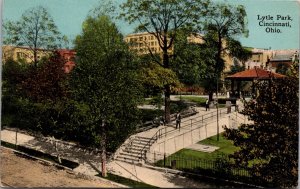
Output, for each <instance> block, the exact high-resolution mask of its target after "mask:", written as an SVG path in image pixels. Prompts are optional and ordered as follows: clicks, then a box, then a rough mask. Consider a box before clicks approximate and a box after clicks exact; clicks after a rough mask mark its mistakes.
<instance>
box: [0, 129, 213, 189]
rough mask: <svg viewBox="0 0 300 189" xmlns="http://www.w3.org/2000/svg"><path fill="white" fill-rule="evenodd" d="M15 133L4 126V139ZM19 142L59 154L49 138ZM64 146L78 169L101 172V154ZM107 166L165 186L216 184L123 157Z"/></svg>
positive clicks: (26, 138)
mask: <svg viewBox="0 0 300 189" xmlns="http://www.w3.org/2000/svg"><path fill="white" fill-rule="evenodd" d="M15 135H16V133H15V132H14V131H10V130H2V131H1V140H2V141H5V142H9V143H12V144H15ZM18 145H21V146H26V147H29V148H33V149H36V150H39V151H43V152H46V153H49V154H51V155H54V156H55V155H57V154H56V152H55V150H54V146H53V144H51V142H47V141H46V140H43V141H41V139H39V138H36V137H32V136H29V135H27V134H22V133H18ZM62 148H63V147H61V148H60V150H59V151H60V153H61V157H62V158H65V159H69V160H71V161H76V162H78V163H80V165H79V166H78V167H77V168H75V169H74V171H75V172H78V173H82V174H86V175H89V176H95V175H96V174H98V172H99V169H98V168H100V167H101V164H100V156H99V155H91V154H89V153H88V152H86V153H84V152H83V151H82V149H76V148H73V147H71V148H66V147H65V148H63V149H62ZM70 151H72V152H70ZM107 168H108V171H109V172H111V173H114V174H117V175H120V176H123V177H126V178H130V179H132V180H136V181H140V182H145V183H148V184H151V185H154V186H157V187H162V188H182V187H197V188H211V187H215V186H214V185H213V184H207V183H205V182H196V181H194V180H191V179H187V178H184V177H182V176H180V175H176V174H172V173H169V172H165V171H158V170H154V169H151V168H148V167H140V166H136V165H131V164H128V163H124V162H119V161H112V162H110V163H108V165H107ZM98 178H99V177H98ZM120 187H121V185H120Z"/></svg>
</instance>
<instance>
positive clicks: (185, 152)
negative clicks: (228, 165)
mask: <svg viewBox="0 0 300 189" xmlns="http://www.w3.org/2000/svg"><path fill="white" fill-rule="evenodd" d="M198 144H207V145H212V146H217V147H219V149H218V150H216V151H214V152H211V153H208V152H200V151H196V150H190V149H182V150H180V151H178V152H176V153H174V154H172V155H171V156H170V157H172V156H174V157H176V156H177V157H184V158H187V159H202V160H208V161H209V160H215V159H216V158H217V157H218V156H219V155H220V154H224V155H229V154H232V153H234V152H235V151H237V150H238V149H239V148H238V147H236V146H234V145H233V142H232V141H230V140H227V139H225V138H224V137H223V136H222V135H220V138H219V141H217V136H212V137H210V138H207V139H205V140H203V141H200V142H198Z"/></svg>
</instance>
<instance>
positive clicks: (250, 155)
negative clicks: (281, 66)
mask: <svg viewBox="0 0 300 189" xmlns="http://www.w3.org/2000/svg"><path fill="white" fill-rule="evenodd" d="M298 82H299V81H298V79H297V78H286V79H282V80H275V79H274V80H271V81H269V82H267V81H265V82H260V83H258V84H257V86H256V87H257V90H258V96H257V97H256V99H254V100H252V101H250V102H248V103H246V104H245V109H244V110H243V111H242V113H243V114H244V115H247V116H248V117H249V119H250V120H253V123H252V124H242V125H241V126H240V127H239V128H238V129H237V130H234V129H228V128H226V129H225V135H226V137H227V138H228V139H230V140H233V142H234V145H235V146H238V147H240V150H238V151H237V152H235V153H234V154H233V155H232V157H233V158H234V160H235V164H236V165H237V166H242V167H245V168H248V169H249V171H250V172H251V173H252V174H253V175H254V176H255V177H258V178H261V179H267V180H269V181H270V182H271V183H272V184H273V185H272V187H292V186H296V184H297V179H298V135H299V127H298V115H299V114H298V111H299V107H298V105H299V88H298ZM249 165H253V166H252V167H250V166H249Z"/></svg>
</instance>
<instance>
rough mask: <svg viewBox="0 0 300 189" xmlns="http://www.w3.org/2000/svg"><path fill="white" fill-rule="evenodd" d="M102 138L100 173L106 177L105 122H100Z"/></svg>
mask: <svg viewBox="0 0 300 189" xmlns="http://www.w3.org/2000/svg"><path fill="white" fill-rule="evenodd" d="M101 127H102V137H101V171H102V177H107V171H106V145H105V144H106V132H105V122H104V121H102V125H101Z"/></svg>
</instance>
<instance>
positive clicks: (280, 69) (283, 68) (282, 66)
mask: <svg viewBox="0 0 300 189" xmlns="http://www.w3.org/2000/svg"><path fill="white" fill-rule="evenodd" d="M288 70H289V66H288V65H286V64H283V63H280V64H278V65H277V68H276V72H277V73H280V74H283V75H286V74H287V73H288Z"/></svg>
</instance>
